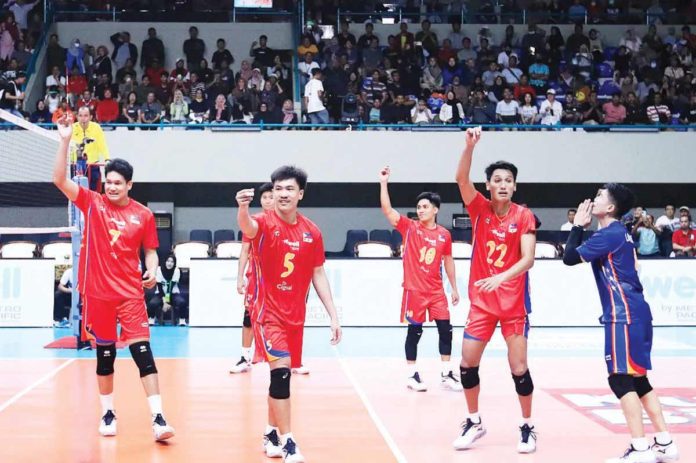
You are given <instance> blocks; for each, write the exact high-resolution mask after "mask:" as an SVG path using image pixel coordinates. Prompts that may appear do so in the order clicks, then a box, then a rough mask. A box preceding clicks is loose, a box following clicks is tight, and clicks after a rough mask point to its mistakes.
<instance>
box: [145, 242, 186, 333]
mask: <svg viewBox="0 0 696 463" xmlns="http://www.w3.org/2000/svg"><path fill="white" fill-rule="evenodd" d="M180 280H181V271H180V270H179V268H178V267H177V266H176V257H175V256H174V255H170V256H169V257H167V259H166V260H165V261H164V265H161V266H160V267H158V268H157V286H156V287H155V294H154V295H153V296H152V297H150V299H149V300H148V301H147V316H148V317H149V319H150V320H149V321H150V325H154V324H155V319H160V320H161V319H162V317H163V315H164V314H165V313H167V312H169V311H170V310H171V311H172V320H173V323H176V322H178V325H179V326H186V319H187V318H188V306H187V303H186V299H184V297H183V296H182V295H181V291H180V290H179V281H180Z"/></svg>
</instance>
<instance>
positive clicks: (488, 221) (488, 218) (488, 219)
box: [486, 217, 491, 225]
mask: <svg viewBox="0 0 696 463" xmlns="http://www.w3.org/2000/svg"><path fill="white" fill-rule="evenodd" d="M490 224H491V218H490V217H486V225H490Z"/></svg>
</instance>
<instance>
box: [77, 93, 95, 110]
mask: <svg viewBox="0 0 696 463" xmlns="http://www.w3.org/2000/svg"><path fill="white" fill-rule="evenodd" d="M85 106H86V107H88V108H89V113H90V114H96V113H97V107H98V106H99V101H98V100H97V99H96V98H94V97H93V96H92V92H90V91H89V90H85V91H84V92H82V97H81V98H80V99H79V100H77V104H76V105H75V109H80V108H83V107H85Z"/></svg>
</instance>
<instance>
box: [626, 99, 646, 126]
mask: <svg viewBox="0 0 696 463" xmlns="http://www.w3.org/2000/svg"><path fill="white" fill-rule="evenodd" d="M625 106H626V119H625V120H624V121H625V122H626V124H641V123H643V122H644V121H645V112H644V111H643V108H642V107H641V106H640V102H639V101H638V98H637V97H636V94H635V93H634V92H629V93H628V95H627V96H626V105H625Z"/></svg>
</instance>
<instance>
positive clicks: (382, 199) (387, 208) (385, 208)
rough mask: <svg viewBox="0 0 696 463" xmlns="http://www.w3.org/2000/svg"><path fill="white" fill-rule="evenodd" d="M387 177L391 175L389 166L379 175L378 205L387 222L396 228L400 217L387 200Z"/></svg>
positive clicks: (389, 200) (388, 199)
mask: <svg viewBox="0 0 696 463" xmlns="http://www.w3.org/2000/svg"><path fill="white" fill-rule="evenodd" d="M389 175H391V169H390V168H389V166H387V167H385V168H384V169H382V170H381V171H380V173H379V203H380V204H381V206H382V213H383V214H384V216H385V217H386V218H387V220H389V223H390V224H391V226H392V227H396V224H398V223H399V218H400V217H401V215H400V214H399V213H398V212H397V211H396V209H394V208H393V207H392V205H391V199H390V198H389Z"/></svg>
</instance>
